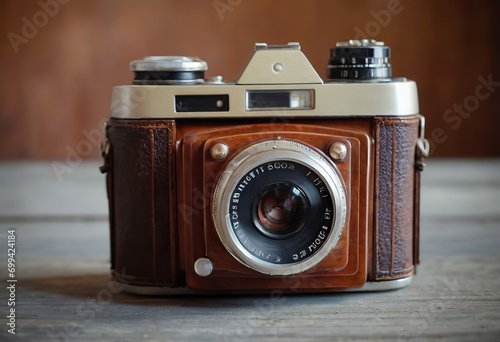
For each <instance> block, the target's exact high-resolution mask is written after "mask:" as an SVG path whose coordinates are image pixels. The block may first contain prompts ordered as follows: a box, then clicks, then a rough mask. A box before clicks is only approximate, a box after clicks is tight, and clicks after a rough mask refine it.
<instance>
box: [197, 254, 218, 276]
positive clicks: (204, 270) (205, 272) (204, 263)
mask: <svg viewBox="0 0 500 342" xmlns="http://www.w3.org/2000/svg"><path fill="white" fill-rule="evenodd" d="M213 270H214V265H213V264H212V262H211V261H210V259H207V258H199V259H198V260H196V261H195V263H194V271H195V272H196V274H197V275H199V276H200V277H206V276H209V275H210V274H211V273H212V271H213Z"/></svg>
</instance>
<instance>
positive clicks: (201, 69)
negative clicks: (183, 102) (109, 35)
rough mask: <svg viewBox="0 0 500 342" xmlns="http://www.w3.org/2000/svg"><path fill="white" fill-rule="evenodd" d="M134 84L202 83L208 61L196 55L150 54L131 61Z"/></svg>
mask: <svg viewBox="0 0 500 342" xmlns="http://www.w3.org/2000/svg"><path fill="white" fill-rule="evenodd" d="M130 69H131V70H132V71H133V72H134V84H186V83H187V84H190V83H202V82H203V81H204V79H205V71H206V70H207V69H208V66H207V63H206V62H205V61H203V60H201V59H199V58H196V57H186V56H148V57H145V58H144V59H141V60H136V61H133V62H132V63H130Z"/></svg>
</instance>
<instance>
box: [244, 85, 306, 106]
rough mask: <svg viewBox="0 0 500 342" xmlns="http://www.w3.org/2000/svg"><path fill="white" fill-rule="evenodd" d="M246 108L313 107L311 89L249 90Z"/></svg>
mask: <svg viewBox="0 0 500 342" xmlns="http://www.w3.org/2000/svg"><path fill="white" fill-rule="evenodd" d="M246 107H247V110H269V109H313V108H314V91H313V90H250V91H247V105H246Z"/></svg>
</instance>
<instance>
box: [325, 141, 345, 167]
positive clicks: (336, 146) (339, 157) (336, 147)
mask: <svg viewBox="0 0 500 342" xmlns="http://www.w3.org/2000/svg"><path fill="white" fill-rule="evenodd" d="M328 152H329V153H330V156H331V157H332V158H333V159H334V160H335V161H339V162H341V161H343V160H344V159H345V157H346V156H347V146H346V145H345V144H344V143H342V142H340V141H336V142H334V143H333V144H331V145H330V149H329V151H328Z"/></svg>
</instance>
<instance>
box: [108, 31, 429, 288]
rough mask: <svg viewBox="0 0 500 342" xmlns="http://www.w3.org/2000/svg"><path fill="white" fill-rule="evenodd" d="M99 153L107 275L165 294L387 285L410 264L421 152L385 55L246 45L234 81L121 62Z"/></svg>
mask: <svg viewBox="0 0 500 342" xmlns="http://www.w3.org/2000/svg"><path fill="white" fill-rule="evenodd" d="M131 69H132V71H133V72H134V75H135V78H134V81H133V85H123V86H117V87H115V88H114V90H113V96H112V104H111V118H110V120H109V122H108V124H107V127H106V136H107V140H106V143H105V144H104V145H103V151H102V152H103V156H104V160H105V161H104V165H103V167H102V171H103V172H106V173H107V190H108V197H109V209H110V225H111V268H112V274H113V278H114V279H115V280H116V281H117V282H119V283H122V284H123V286H124V288H125V289H126V290H127V291H130V292H134V293H140V294H176V293H183V291H185V290H188V291H192V290H196V291H201V292H211V293H264V292H271V291H273V290H280V291H284V292H327V291H345V290H360V289H361V290H366V291H369V290H386V289H395V288H400V287H403V286H405V285H407V284H409V283H410V281H411V278H412V276H413V275H414V274H415V267H416V264H418V262H419V261H418V249H419V247H418V243H419V188H420V181H419V175H420V171H421V170H422V168H423V158H424V156H425V155H426V152H427V151H428V144H427V143H426V140H425V138H424V134H423V123H424V121H423V117H422V116H421V115H420V114H419V109H418V99H417V87H416V84H415V82H413V81H410V80H407V79H405V78H391V66H390V64H389V47H388V46H385V45H384V44H383V43H381V42H376V41H372V40H361V41H357V40H351V41H349V42H346V43H338V44H337V46H336V47H335V48H333V49H331V58H330V63H329V65H328V79H327V80H326V81H323V80H322V79H321V78H320V77H319V76H318V74H317V73H316V71H315V70H314V68H313V67H312V66H311V64H310V63H309V61H308V60H307V59H306V57H305V56H304V54H303V53H302V52H301V50H300V45H299V44H298V43H289V44H288V45H280V46H270V45H267V44H256V45H255V51H254V54H253V57H252V58H251V60H250V62H249V63H248V65H247V67H246V69H245V71H244V72H243V74H242V75H241V77H240V78H239V79H238V80H237V81H236V82H226V81H224V80H223V79H222V77H220V76H217V77H213V78H208V79H206V78H205V75H204V73H205V71H206V70H207V64H206V63H205V62H204V61H202V60H200V59H198V58H190V57H174V56H171V57H146V58H144V59H143V60H138V61H134V62H132V63H131Z"/></svg>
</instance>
